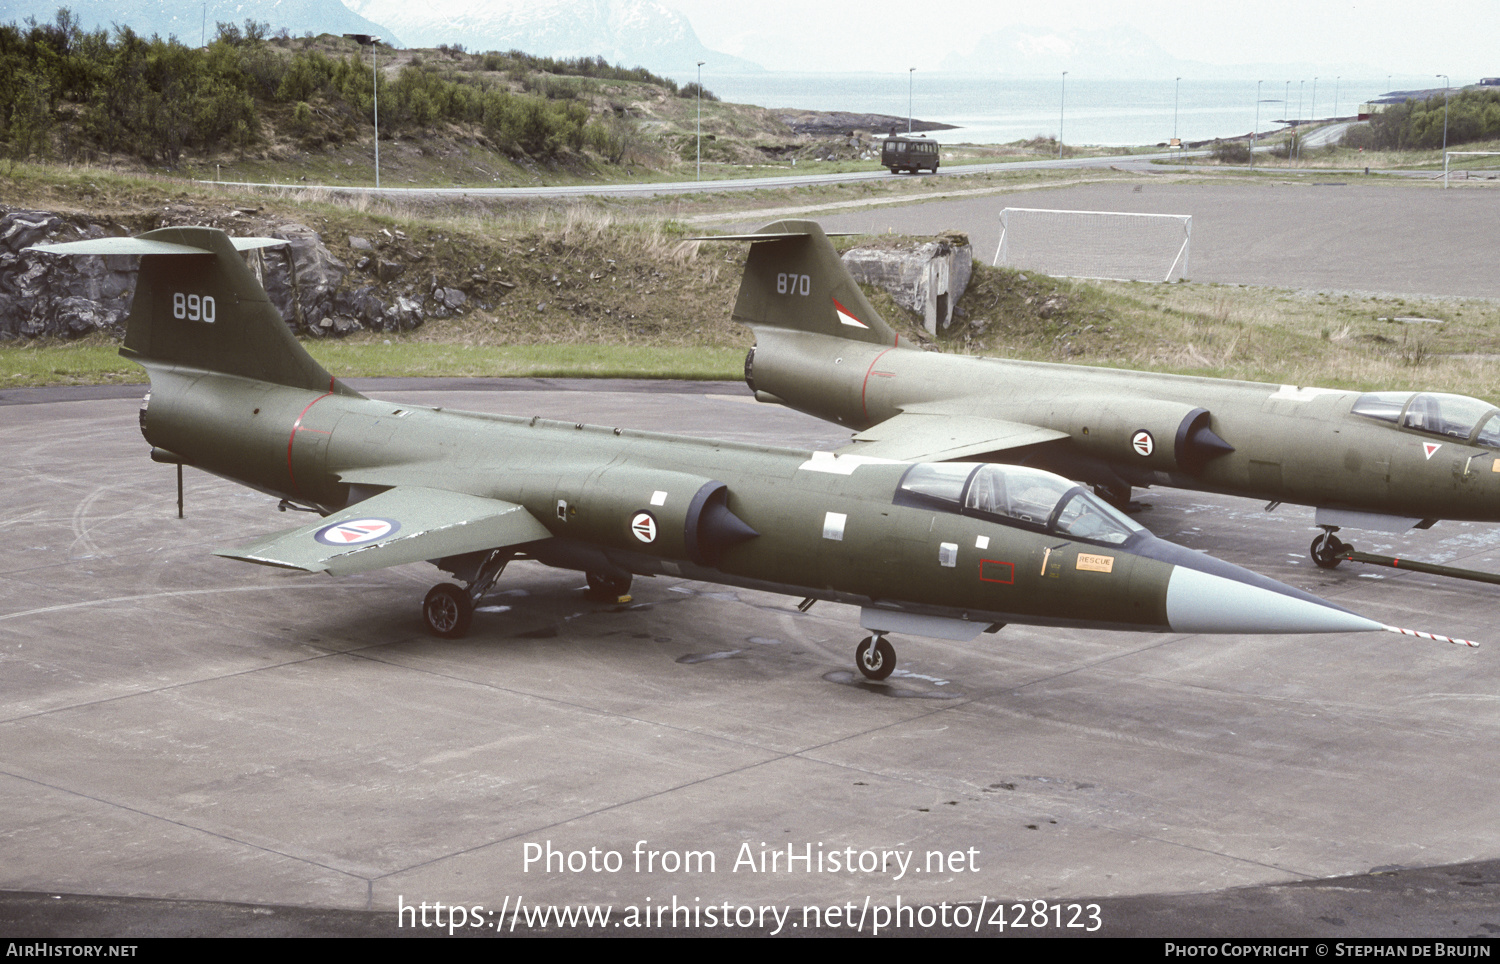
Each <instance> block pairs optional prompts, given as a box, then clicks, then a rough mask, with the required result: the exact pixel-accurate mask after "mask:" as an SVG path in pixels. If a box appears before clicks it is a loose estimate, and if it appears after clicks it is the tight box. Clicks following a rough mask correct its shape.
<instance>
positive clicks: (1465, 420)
mask: <svg viewBox="0 0 1500 964" xmlns="http://www.w3.org/2000/svg"><path fill="white" fill-rule="evenodd" d="M1494 410H1495V406H1493V405H1491V404H1490V403H1489V402H1481V401H1480V400H1479V399H1477V398H1469V397H1467V396H1465V395H1438V394H1436V393H1434V392H1423V393H1422V394H1420V395H1418V396H1417V397H1415V398H1413V399H1412V400H1411V404H1410V405H1408V406H1406V414H1405V415H1403V416H1402V417H1401V424H1402V425H1405V426H1406V427H1407V428H1414V429H1416V430H1417V431H1419V432H1431V433H1432V434H1433V435H1447V436H1449V437H1450V438H1468V437H1469V436H1470V435H1472V434H1473V433H1474V426H1475V425H1477V424H1478V423H1479V420H1480V419H1481V418H1483V417H1484V416H1485V415H1488V414H1489V413H1490V412H1492V411H1494Z"/></svg>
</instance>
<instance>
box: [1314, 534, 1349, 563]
mask: <svg viewBox="0 0 1500 964" xmlns="http://www.w3.org/2000/svg"><path fill="white" fill-rule="evenodd" d="M1336 531H1337V530H1335V529H1329V530H1327V531H1325V532H1324V533H1323V534H1322V535H1320V536H1318V537H1317V538H1316V539H1314V540H1313V541H1312V545H1310V546H1308V547H1307V552H1308V555H1310V556H1312V561H1313V562H1314V563H1316V564H1317V566H1318V568H1319V569H1336V568H1338V564H1339V563H1341V562H1343V561H1344V560H1345V559H1347V558H1349V556H1348V553H1349V546H1348V544H1347V543H1345V542H1344V541H1343V540H1342V539H1340V538H1339V537H1338V536H1336V535H1334V532H1336Z"/></svg>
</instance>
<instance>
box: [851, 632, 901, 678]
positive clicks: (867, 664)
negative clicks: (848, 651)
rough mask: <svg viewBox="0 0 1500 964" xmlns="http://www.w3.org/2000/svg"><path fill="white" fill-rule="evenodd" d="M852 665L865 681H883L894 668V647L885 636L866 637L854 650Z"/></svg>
mask: <svg viewBox="0 0 1500 964" xmlns="http://www.w3.org/2000/svg"><path fill="white" fill-rule="evenodd" d="M854 665H855V666H858V667H859V671H860V672H861V673H863V674H864V676H865V679H873V680H883V679H885V678H886V677H887V676H889V675H891V671H892V670H894V669H895V668H896V647H894V646H892V645H891V644H890V643H889V642H887V641H886V638H885V636H883V635H878V634H877V635H875V636H866V637H865V638H864V640H863V641H862V642H861V643H860V644H859V646H857V647H856V648H855V650H854Z"/></svg>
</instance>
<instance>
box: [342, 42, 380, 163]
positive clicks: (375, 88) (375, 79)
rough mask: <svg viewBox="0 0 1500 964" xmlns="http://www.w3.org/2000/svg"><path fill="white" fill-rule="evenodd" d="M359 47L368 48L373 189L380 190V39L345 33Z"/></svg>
mask: <svg viewBox="0 0 1500 964" xmlns="http://www.w3.org/2000/svg"><path fill="white" fill-rule="evenodd" d="M344 38H345V39H346V40H352V41H354V42H355V43H357V44H359V45H360V46H361V47H369V48H370V89H371V91H372V92H373V93H372V96H373V97H374V103H375V189H376V190H377V191H378V190H380V38H379V37H372V36H370V35H369V34H363V33H346V34H344Z"/></svg>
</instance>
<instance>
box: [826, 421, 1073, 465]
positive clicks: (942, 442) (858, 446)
mask: <svg viewBox="0 0 1500 964" xmlns="http://www.w3.org/2000/svg"><path fill="white" fill-rule="evenodd" d="M1067 437H1068V433H1067V432H1059V431H1057V430H1056V429H1050V428H1041V427H1039V426H1036V425H1027V424H1025V423H1022V422H1007V421H1005V420H1004V419H999V418H987V417H985V416H983V415H956V414H949V413H946V412H939V411H928V410H922V409H911V410H908V411H905V412H902V413H901V414H899V415H896V416H894V417H892V418H888V419H886V420H885V421H884V422H881V423H880V424H879V425H877V426H875V427H874V428H872V429H869V430H868V431H864V432H860V433H859V434H858V435H856V436H854V442H853V444H851V445H848V446H845V447H844V448H842V449H840V450H839V451H840V453H842V454H848V455H867V456H872V457H878V458H883V459H900V460H902V461H906V462H951V461H953V460H955V459H963V458H969V457H971V456H975V455H983V454H985V453H986V452H999V451H1002V450H1004V449H1014V448H1020V447H1021V446H1023V445H1035V444H1037V443H1038V442H1050V441H1053V440H1054V439H1061V438H1067Z"/></svg>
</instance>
